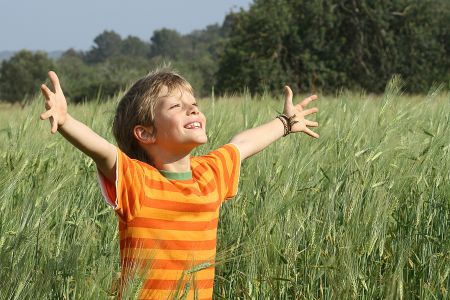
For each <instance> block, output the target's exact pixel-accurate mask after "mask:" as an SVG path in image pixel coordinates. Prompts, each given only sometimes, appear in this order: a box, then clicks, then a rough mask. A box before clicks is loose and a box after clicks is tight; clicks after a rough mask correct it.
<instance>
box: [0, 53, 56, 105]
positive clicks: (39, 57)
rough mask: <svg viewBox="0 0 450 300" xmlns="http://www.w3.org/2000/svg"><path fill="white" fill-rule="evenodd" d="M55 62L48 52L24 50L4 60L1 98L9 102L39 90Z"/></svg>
mask: <svg viewBox="0 0 450 300" xmlns="http://www.w3.org/2000/svg"><path fill="white" fill-rule="evenodd" d="M52 69H54V64H53V61H52V60H51V59H49V58H48V56H47V53H44V52H34V53H33V52H31V51H27V50H22V51H20V52H17V53H16V54H14V55H13V56H12V57H11V58H10V59H9V60H6V61H3V62H2V64H1V69H0V99H2V100H7V101H9V102H18V101H23V100H24V98H25V97H26V96H27V95H33V94H35V93H37V91H39V86H40V84H41V83H43V82H44V81H45V80H46V78H47V72H48V71H49V70H52Z"/></svg>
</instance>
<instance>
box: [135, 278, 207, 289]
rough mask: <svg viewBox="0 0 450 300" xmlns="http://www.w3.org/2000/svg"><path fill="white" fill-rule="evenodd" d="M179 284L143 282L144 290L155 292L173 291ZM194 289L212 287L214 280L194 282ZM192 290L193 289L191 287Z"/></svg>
mask: <svg viewBox="0 0 450 300" xmlns="http://www.w3.org/2000/svg"><path fill="white" fill-rule="evenodd" d="M178 284H179V281H178V280H157V279H149V280H147V281H146V282H145V284H144V288H145V289H157V290H174V289H176V288H177V285H178ZM194 284H195V287H197V288H198V289H202V288H203V289H208V288H212V287H213V286H214V280H211V279H209V280H208V279H206V280H195V283H194ZM192 288H194V287H192Z"/></svg>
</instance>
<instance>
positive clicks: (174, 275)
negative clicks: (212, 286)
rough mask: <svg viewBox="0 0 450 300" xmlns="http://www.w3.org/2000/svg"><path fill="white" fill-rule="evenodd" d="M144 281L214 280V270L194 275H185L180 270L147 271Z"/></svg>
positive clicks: (210, 269) (206, 270)
mask: <svg viewBox="0 0 450 300" xmlns="http://www.w3.org/2000/svg"><path fill="white" fill-rule="evenodd" d="M144 278H145V279H157V280H180V279H184V280H189V279H194V278H195V279H198V280H214V268H208V269H204V270H201V271H198V272H195V273H191V274H187V273H186V272H184V273H183V271H182V270H149V272H147V274H145V275H144Z"/></svg>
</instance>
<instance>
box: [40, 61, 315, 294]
mask: <svg viewBox="0 0 450 300" xmlns="http://www.w3.org/2000/svg"><path fill="white" fill-rule="evenodd" d="M49 78H50V80H51V82H52V85H53V87H54V92H52V91H51V90H50V89H49V88H48V87H47V86H46V85H44V84H43V85H42V86H41V91H42V93H43V95H44V97H45V99H46V101H45V107H46V109H47V111H46V112H44V113H43V114H41V119H42V120H45V119H49V120H50V123H51V132H52V133H55V132H56V131H59V132H60V133H61V134H62V135H63V136H64V137H65V138H66V139H67V140H68V141H69V142H70V143H72V144H73V145H74V146H75V147H77V148H78V149H80V150H81V151H82V152H83V153H85V154H86V155H88V156H89V157H91V158H92V159H93V160H94V162H95V163H96V165H97V169H98V175H99V181H100V186H101V189H102V193H103V196H104V197H105V200H106V201H107V203H108V204H110V205H111V206H112V207H113V208H114V209H115V211H116V213H117V215H118V218H119V232H120V257H121V268H122V281H121V282H122V287H121V290H122V289H123V287H124V285H125V284H126V283H127V282H129V280H131V279H132V277H133V275H136V274H140V275H141V276H143V278H144V281H143V285H142V289H141V291H140V295H139V298H140V299H168V298H173V297H177V298H178V297H179V296H180V295H181V294H183V296H187V297H188V298H189V299H192V298H195V299H211V298H212V289H213V283H214V267H213V263H214V257H215V254H216V233H217V221H218V216H219V209H220V206H221V204H222V202H223V201H224V200H226V199H228V198H231V197H233V196H234V195H235V194H236V192H237V185H238V178H239V170H240V163H241V161H242V160H244V159H246V158H247V157H250V156H252V155H253V154H255V153H257V152H259V151H261V150H263V149H264V148H266V147H267V146H268V145H269V144H271V143H272V142H274V141H275V140H277V139H279V138H280V137H282V136H286V135H287V134H289V133H291V132H304V133H306V134H308V135H310V136H312V137H315V138H318V137H319V136H318V134H316V133H315V132H313V131H311V130H310V129H309V128H308V127H307V126H311V127H317V126H318V124H317V122H313V121H308V120H306V119H305V116H307V115H309V114H312V113H315V112H317V108H310V109H305V107H306V106H307V105H308V103H309V102H311V101H312V100H315V99H317V96H315V95H313V96H310V97H308V98H306V99H304V100H303V101H302V102H301V103H299V104H297V105H296V106H294V105H293V103H292V91H291V89H290V88H289V87H287V86H286V87H285V104H284V113H283V115H280V116H278V117H277V118H275V119H274V120H272V121H270V122H268V123H266V124H263V125H261V126H258V127H255V128H253V129H249V130H245V131H243V132H241V133H239V134H238V135H236V136H234V137H233V138H232V139H231V141H230V143H229V144H226V145H224V146H222V147H220V148H218V149H216V150H214V151H212V152H210V153H209V154H207V155H204V156H199V157H191V155H190V153H191V151H192V150H193V149H194V148H195V147H197V146H199V145H202V144H204V143H206V142H207V136H206V131H205V128H206V119H205V116H204V115H203V114H202V112H201V111H200V109H199V107H198V105H197V103H196V100H195V98H194V95H193V91H192V88H191V86H190V84H189V83H188V82H187V81H186V80H185V79H184V78H183V77H181V76H180V75H178V74H176V73H174V72H172V71H167V70H165V71H164V70H160V71H155V72H153V73H150V74H149V75H147V76H146V77H144V78H142V79H140V80H139V81H137V82H136V83H135V84H134V85H133V86H132V87H131V88H130V90H129V91H128V92H127V93H126V94H125V95H124V96H123V98H122V99H121V100H120V102H119V105H118V107H117V111H116V114H115V117H114V123H113V133H114V136H115V138H116V140H117V144H118V147H115V146H113V145H112V144H110V143H109V142H108V141H106V140H105V139H103V138H101V137H100V136H98V135H97V134H95V133H94V132H93V131H92V130H91V129H89V128H88V127H87V126H85V125H84V124H82V123H80V122H78V121H77V120H75V119H74V118H72V117H71V116H70V115H69V114H68V113H67V103H66V100H65V97H64V94H63V91H62V89H61V86H60V84H59V80H58V77H57V75H56V74H55V73H54V72H49ZM177 293H178V294H177Z"/></svg>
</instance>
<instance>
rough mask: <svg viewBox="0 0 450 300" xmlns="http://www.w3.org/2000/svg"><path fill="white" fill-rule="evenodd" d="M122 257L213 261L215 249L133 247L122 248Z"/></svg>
mask: <svg viewBox="0 0 450 300" xmlns="http://www.w3.org/2000/svg"><path fill="white" fill-rule="evenodd" d="M121 254H122V255H121V257H122V258H133V259H165V260H172V259H173V260H190V261H192V260H202V261H213V260H214V257H215V256H216V249H212V250H195V251H187V250H167V249H165V250H160V249H159V250H157V249H133V248H124V249H122V252H121Z"/></svg>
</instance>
